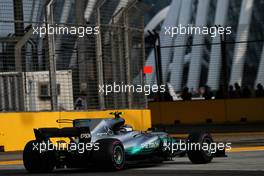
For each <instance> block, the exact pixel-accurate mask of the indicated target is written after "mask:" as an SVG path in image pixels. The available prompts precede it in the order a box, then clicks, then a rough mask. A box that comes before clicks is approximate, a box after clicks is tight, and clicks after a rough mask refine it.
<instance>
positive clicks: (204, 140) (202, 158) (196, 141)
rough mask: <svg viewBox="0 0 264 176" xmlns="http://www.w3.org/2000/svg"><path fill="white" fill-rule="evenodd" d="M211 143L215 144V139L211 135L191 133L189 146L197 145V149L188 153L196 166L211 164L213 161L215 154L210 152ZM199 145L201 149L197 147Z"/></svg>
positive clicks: (192, 149)
mask: <svg viewBox="0 0 264 176" xmlns="http://www.w3.org/2000/svg"><path fill="white" fill-rule="evenodd" d="M211 143H213V139H212V137H211V135H210V134H209V133H205V132H195V133H191V134H190V135H189V137H188V144H189V146H194V145H196V148H194V147H192V148H191V149H190V150H188V151H187V155H188V157H189V159H190V161H191V162H192V163H194V164H206V163H210V162H211V161H212V159H213V154H212V152H211V150H210V144H211ZM198 145H199V147H197V146H198ZM206 146H207V147H206ZM207 149H208V150H207Z"/></svg>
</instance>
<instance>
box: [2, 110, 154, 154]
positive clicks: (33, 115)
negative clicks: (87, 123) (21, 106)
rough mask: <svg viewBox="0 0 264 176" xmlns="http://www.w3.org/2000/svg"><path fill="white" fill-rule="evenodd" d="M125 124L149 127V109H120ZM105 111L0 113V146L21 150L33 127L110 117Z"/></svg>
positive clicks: (138, 127)
mask: <svg viewBox="0 0 264 176" xmlns="http://www.w3.org/2000/svg"><path fill="white" fill-rule="evenodd" d="M120 111H122V112H124V115H123V117H124V118H125V119H126V124H131V125H132V126H133V127H134V128H135V129H137V130H147V129H148V128H150V127H151V118H150V111H149V110H120ZM110 112H112V111H111V110H107V111H91V112H22V113H0V146H4V149H5V151H17V150H23V148H24V146H25V144H26V143H27V142H28V141H29V140H32V139H34V134H33V129H34V128H42V127H65V126H71V124H58V123H56V120H57V119H78V118H105V117H111V116H110V115H109V113H110Z"/></svg>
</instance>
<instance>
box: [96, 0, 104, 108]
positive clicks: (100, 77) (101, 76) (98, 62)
mask: <svg viewBox="0 0 264 176" xmlns="http://www.w3.org/2000/svg"><path fill="white" fill-rule="evenodd" d="M104 2H105V0H103V1H101V2H100V4H99V5H98V7H97V8H96V23H97V26H100V27H99V29H100V32H99V33H98V34H97V35H96V67H97V78H98V84H99V85H100V86H102V85H104V73H103V71H104V69H103V50H102V36H101V32H102V29H101V14H100V8H101V6H102V5H103V4H104ZM98 96H99V97H98V98H99V105H100V109H105V97H104V93H100V92H98Z"/></svg>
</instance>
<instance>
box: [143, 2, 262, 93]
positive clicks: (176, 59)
mask: <svg viewBox="0 0 264 176" xmlns="http://www.w3.org/2000/svg"><path fill="white" fill-rule="evenodd" d="M146 3H149V2H148V1H146ZM157 3H158V1H157ZM153 4H154V5H155V3H154V1H153ZM263 8H264V1H263V0H236V1H232V0H173V1H170V2H168V4H167V6H165V5H164V4H162V6H161V8H160V10H156V11H155V15H152V18H150V17H149V16H148V18H147V19H149V20H148V21H147V23H146V28H145V36H146V37H148V33H147V30H158V31H160V38H161V62H162V78H163V81H164V82H168V83H170V84H171V85H172V86H173V87H174V89H175V90H176V91H181V90H182V88H183V87H188V88H189V89H191V90H197V89H198V88H199V87H200V86H205V85H208V86H209V87H211V89H212V90H218V89H219V87H220V86H221V85H222V84H223V82H224V81H225V82H227V84H229V85H233V84H235V83H238V84H239V85H241V86H248V87H250V88H255V86H256V85H257V84H259V83H261V84H262V85H264V66H263V63H264V45H263V39H264V35H263V32H262V31H263V29H264V21H263V19H264V13H263V12H262V9H263ZM156 9H158V8H156ZM151 14H153V12H151ZM179 25H183V26H187V25H193V26H207V27H210V26H215V25H221V26H223V27H231V28H232V33H231V34H230V35H225V36H223V35H222V36H220V35H217V36H216V37H210V36H208V35H202V36H201V35H194V34H193V35H188V34H187V35H180V34H179V35H177V36H174V37H171V36H168V35H164V27H168V26H171V27H174V26H179ZM223 62H226V65H224V66H225V68H223ZM146 65H153V66H154V65H155V54H154V51H150V52H149V53H148V57H147V61H146ZM154 68H155V67H154ZM224 71H225V72H226V73H225V74H226V75H227V76H226V77H223V72H224ZM155 80H156V78H155V74H153V75H147V82H148V83H150V84H152V83H154V82H155Z"/></svg>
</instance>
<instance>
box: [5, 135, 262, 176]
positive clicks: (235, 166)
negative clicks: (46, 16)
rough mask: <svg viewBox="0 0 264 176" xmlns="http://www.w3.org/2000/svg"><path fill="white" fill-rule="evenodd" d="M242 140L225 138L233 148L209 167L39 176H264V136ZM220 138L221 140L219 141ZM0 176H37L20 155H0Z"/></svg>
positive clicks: (182, 162)
mask: <svg viewBox="0 0 264 176" xmlns="http://www.w3.org/2000/svg"><path fill="white" fill-rule="evenodd" d="M242 136H244V137H241V136H239V137H236V136H235V135H233V134H231V135H230V136H228V135H224V137H225V138H226V139H230V140H232V141H236V142H235V145H236V147H235V148H234V150H232V151H231V152H229V153H227V155H228V157H226V158H215V159H214V160H213V161H212V163H210V164H202V165H195V164H192V163H190V161H189V160H188V158H187V157H182V158H175V159H174V161H168V162H164V163H162V164H156V165H153V164H141V165H135V166H132V167H129V168H126V169H125V170H123V171H119V172H102V171H101V170H100V169H95V168H90V169H59V170H55V171H54V172H53V173H52V174H41V175H73V176H75V175H76V176H78V175H89V176H95V175H103V176H104V175H109V176H116V175H118V176H123V175H124V176H127V175H128V176H132V175H133V176H145V175H147V176H150V175H155V176H156V175H157V176H162V175H166V176H171V175H181V176H200V175H201V176H202V175H215V176H231V175H232V176H250V175H256V176H259V175H264V143H263V142H262V140H261V138H262V139H264V135H263V134H252V135H246V134H243V135H242ZM221 138H222V137H221ZM0 175H7V176H9V175H10V176H17V175H32V176H34V175H37V174H28V173H27V171H26V170H25V169H24V166H23V163H22V161H21V153H10V154H0Z"/></svg>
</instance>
